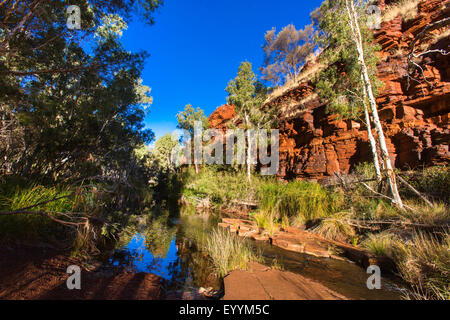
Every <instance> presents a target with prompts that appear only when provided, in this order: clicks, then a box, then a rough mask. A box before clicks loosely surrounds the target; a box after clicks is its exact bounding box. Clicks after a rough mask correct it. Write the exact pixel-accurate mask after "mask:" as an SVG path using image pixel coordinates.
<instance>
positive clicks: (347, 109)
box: [312, 0, 403, 208]
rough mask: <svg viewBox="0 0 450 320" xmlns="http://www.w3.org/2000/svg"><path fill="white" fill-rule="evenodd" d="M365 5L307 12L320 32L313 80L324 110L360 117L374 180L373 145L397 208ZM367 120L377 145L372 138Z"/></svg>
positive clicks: (332, 4) (346, 3)
mask: <svg viewBox="0 0 450 320" xmlns="http://www.w3.org/2000/svg"><path fill="white" fill-rule="evenodd" d="M366 6H367V3H366V2H364V1H362V2H361V1H356V2H355V1H353V0H327V1H324V2H323V3H322V6H321V7H320V8H319V9H318V10H316V11H315V12H314V13H313V15H312V18H313V20H315V22H316V25H317V26H318V27H319V31H320V35H319V37H318V45H319V46H320V47H321V48H322V50H323V59H325V60H326V62H327V63H328V65H329V68H327V69H326V70H324V71H322V72H321V74H320V75H319V79H318V81H317V88H318V93H319V96H321V97H322V98H323V99H326V100H328V102H329V111H331V112H333V113H336V114H339V115H341V116H343V117H357V116H359V115H360V114H364V119H365V122H366V126H367V132H368V136H369V142H370V144H371V148H372V153H373V160H374V165H375V168H376V173H377V178H378V181H379V182H380V180H381V169H380V166H379V162H378V153H377V146H378V148H379V149H380V151H381V152H380V153H381V160H382V165H383V167H382V169H383V171H384V172H385V173H386V177H387V180H388V182H389V186H390V189H391V193H392V196H393V201H394V202H395V203H396V205H397V206H398V207H399V208H403V202H402V199H401V197H400V194H399V192H398V187H397V182H396V177H395V173H394V170H393V167H392V164H391V160H390V157H389V152H388V149H387V145H386V140H385V136H384V132H383V127H382V125H381V121H380V119H379V116H378V109H377V104H376V100H375V96H376V94H377V88H378V86H379V84H378V82H377V70H376V58H375V51H376V50H377V47H375V46H374V45H373V44H372V43H371V40H372V37H371V32H370V30H368V28H367V26H366V18H367V17H366V16H365V15H364V14H363V13H364V12H365V9H366ZM369 113H370V114H371V115H372V119H370V115H369ZM371 120H372V121H373V124H374V127H375V131H376V133H377V140H378V141H376V140H375V138H374V137H373V135H372V130H371ZM377 142H378V144H377Z"/></svg>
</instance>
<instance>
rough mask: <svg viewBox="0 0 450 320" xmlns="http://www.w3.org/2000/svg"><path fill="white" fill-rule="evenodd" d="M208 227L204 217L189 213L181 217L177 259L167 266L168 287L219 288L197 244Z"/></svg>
mask: <svg viewBox="0 0 450 320" xmlns="http://www.w3.org/2000/svg"><path fill="white" fill-rule="evenodd" d="M209 227H210V221H209V219H208V218H206V219H205V217H203V218H202V217H200V216H198V215H189V216H183V217H182V218H181V220H180V223H179V229H178V232H177V240H176V245H177V249H178V250H177V255H178V259H177V260H176V261H175V262H173V263H171V264H170V266H169V274H171V276H172V277H171V279H170V280H169V283H168V287H169V288H170V289H184V290H189V289H192V288H199V287H213V288H215V289H219V287H220V283H219V281H218V278H217V277H216V275H215V272H214V268H213V266H212V264H211V262H210V260H209V257H208V256H207V255H206V254H205V253H204V252H202V251H201V250H199V245H198V243H199V242H200V241H202V238H203V236H204V234H205V232H207V231H208V230H209V229H210V228H209Z"/></svg>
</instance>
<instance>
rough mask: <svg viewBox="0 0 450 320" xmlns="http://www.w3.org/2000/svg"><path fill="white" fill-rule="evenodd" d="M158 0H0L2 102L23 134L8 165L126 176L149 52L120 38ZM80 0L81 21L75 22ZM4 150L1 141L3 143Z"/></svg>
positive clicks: (145, 94) (20, 170) (58, 173)
mask: <svg viewBox="0 0 450 320" xmlns="http://www.w3.org/2000/svg"><path fill="white" fill-rule="evenodd" d="M160 4H161V1H159V0H119V1H100V0H74V1H70V3H69V2H68V1H63V0H57V1H47V0H34V1H20V0H19V1H17V0H16V1H12V0H5V1H1V2H0V73H1V75H2V76H1V77H0V87H1V88H2V89H1V90H0V107H1V108H0V111H1V113H2V119H5V120H8V119H11V120H14V125H15V126H16V127H18V129H20V130H16V131H14V132H19V133H20V134H21V139H20V141H22V142H21V143H16V144H17V145H18V146H19V147H20V148H19V147H18V148H17V150H16V153H15V155H14V157H13V156H12V155H10V153H11V152H10V151H9V152H10V153H9V154H8V155H7V156H8V159H7V160H6V161H7V162H8V161H11V160H13V165H12V166H11V168H10V170H11V171H12V172H13V173H16V174H22V175H24V176H25V175H26V176H28V175H30V174H36V175H42V174H44V175H46V176H47V177H52V178H54V179H72V178H81V177H86V176H89V175H97V174H106V175H110V176H118V175H119V176H122V177H123V178H125V177H128V176H129V174H130V170H132V168H131V167H130V163H133V162H134V161H135V159H134V158H133V154H134V153H133V149H134V148H135V147H136V146H138V145H141V144H142V143H143V142H149V141H150V140H151V139H152V137H153V134H152V132H151V131H148V130H147V131H146V130H143V128H144V126H143V119H144V116H145V112H146V110H145V109H146V107H148V106H149V105H150V104H151V97H150V95H149V94H150V88H149V87H147V86H144V85H143V84H142V80H141V79H140V74H141V70H143V66H144V60H145V58H146V57H147V54H146V53H145V52H138V53H132V52H129V51H127V50H125V49H124V48H123V46H122V44H121V43H120V36H121V34H122V31H123V30H124V29H125V28H126V25H127V22H129V21H130V19H131V17H132V15H133V13H134V12H139V13H140V15H141V16H142V17H144V19H146V22H148V23H150V24H151V23H153V18H152V13H153V12H154V11H155V10H156V9H157V8H158V6H159V5H160ZM69 5H75V6H78V8H79V9H80V10H79V13H80V15H81V16H80V27H81V28H80V29H76V28H75V29H73V28H69V24H68V18H70V17H69V16H68V14H70V12H68V10H67V9H68V7H69ZM1 153H2V158H3V154H4V150H1Z"/></svg>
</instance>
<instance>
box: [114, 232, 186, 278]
mask: <svg viewBox="0 0 450 320" xmlns="http://www.w3.org/2000/svg"><path fill="white" fill-rule="evenodd" d="M120 251H121V252H123V253H124V254H125V255H126V256H127V257H126V258H127V263H126V265H127V266H128V267H130V268H131V269H132V270H133V271H134V272H151V273H154V274H156V275H158V276H161V277H163V278H165V279H168V280H170V279H171V278H172V276H173V273H174V271H175V272H177V271H178V272H180V266H179V263H178V262H179V261H178V260H179V257H178V255H177V251H178V250H177V247H176V244H175V238H173V239H172V241H171V242H170V247H169V251H168V252H167V255H166V256H165V257H160V256H154V255H153V253H152V252H151V251H149V250H148V249H147V247H146V246H145V237H144V236H143V235H142V234H139V233H138V234H136V235H134V236H133V238H132V239H131V240H130V242H129V243H128V244H127V245H126V246H125V247H123V248H121V250H120ZM110 262H111V263H112V264H113V265H114V266H119V265H122V266H123V265H124V264H123V261H122V262H121V261H119V260H118V259H115V258H112V259H111V261H110ZM174 268H175V270H174Z"/></svg>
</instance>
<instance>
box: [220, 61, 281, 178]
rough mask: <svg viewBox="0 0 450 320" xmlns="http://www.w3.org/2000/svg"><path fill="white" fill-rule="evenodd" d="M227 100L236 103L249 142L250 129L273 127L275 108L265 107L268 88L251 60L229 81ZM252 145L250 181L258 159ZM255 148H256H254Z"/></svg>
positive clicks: (249, 153)
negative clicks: (253, 155) (259, 77)
mask: <svg viewBox="0 0 450 320" xmlns="http://www.w3.org/2000/svg"><path fill="white" fill-rule="evenodd" d="M225 91H227V92H228V98H227V102H228V104H231V105H234V107H235V111H236V115H237V117H238V118H239V119H240V120H241V121H242V123H243V125H244V128H243V129H246V130H247V142H248V144H250V141H251V132H250V131H249V130H248V129H260V128H266V129H268V128H271V127H272V126H273V125H274V120H275V117H274V110H273V109H267V108H264V107H263V104H264V101H265V100H266V97H267V88H266V87H265V86H264V85H263V84H262V83H261V82H260V81H258V80H257V79H256V76H255V73H254V72H253V70H252V64H251V63H250V62H247V61H245V62H242V63H241V65H240V66H239V70H238V74H237V76H236V78H234V79H233V80H231V81H230V82H229V83H228V86H227V87H226V89H225ZM250 149H252V147H251V146H250V145H248V146H247V160H246V163H247V176H248V179H249V181H250V177H251V170H252V165H254V164H256V159H254V157H252V154H251V150H250ZM253 150H254V149H253Z"/></svg>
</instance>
